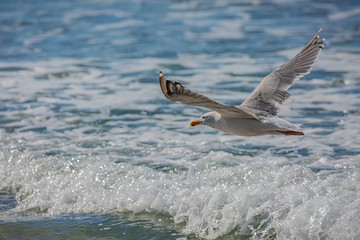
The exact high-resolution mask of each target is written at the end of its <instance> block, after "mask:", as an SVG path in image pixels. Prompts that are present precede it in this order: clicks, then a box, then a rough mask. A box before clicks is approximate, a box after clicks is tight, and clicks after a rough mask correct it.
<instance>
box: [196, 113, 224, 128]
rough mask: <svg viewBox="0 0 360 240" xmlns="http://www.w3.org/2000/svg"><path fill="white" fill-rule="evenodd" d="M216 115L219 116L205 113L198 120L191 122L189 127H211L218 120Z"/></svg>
mask: <svg viewBox="0 0 360 240" xmlns="http://www.w3.org/2000/svg"><path fill="white" fill-rule="evenodd" d="M217 115H219V114H218V113H216V112H208V113H205V114H204V115H202V116H201V117H200V118H199V119H197V120H194V121H192V122H191V123H190V126H192V127H195V126H197V125H200V124H204V125H208V126H213V125H214V124H215V122H216V121H217V119H218V116H217Z"/></svg>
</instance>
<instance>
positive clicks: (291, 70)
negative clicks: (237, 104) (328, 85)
mask: <svg viewBox="0 0 360 240" xmlns="http://www.w3.org/2000/svg"><path fill="white" fill-rule="evenodd" d="M321 30H322V28H321V29H320V30H319V31H318V32H317V33H316V34H315V36H314V37H313V38H312V39H311V41H310V42H309V43H308V44H307V45H306V46H305V47H304V48H303V49H302V50H301V51H300V52H299V53H298V54H297V55H296V56H295V57H294V58H292V59H291V60H290V61H289V62H287V63H286V64H284V65H282V66H281V67H280V68H278V69H276V70H274V71H273V72H272V73H270V74H269V75H267V76H266V77H265V78H264V79H263V80H262V81H261V83H260V84H259V85H258V86H257V87H256V89H255V90H254V91H253V92H252V93H251V94H250V95H249V96H248V97H247V98H246V100H245V101H244V102H243V103H242V104H241V107H243V108H245V109H250V110H253V111H254V112H256V113H257V114H259V115H269V114H270V115H276V114H277V112H278V107H277V105H278V104H281V103H283V102H284V101H285V100H286V99H287V98H289V97H290V93H288V92H287V90H288V89H289V88H290V87H291V86H292V84H293V83H294V82H295V81H296V80H298V79H300V78H301V77H303V76H305V75H306V74H308V73H310V71H311V69H312V67H313V66H314V64H315V62H316V60H317V58H318V57H319V54H320V53H321V50H322V49H323V48H324V42H325V39H323V40H321V41H318V40H319V33H320V31H321Z"/></svg>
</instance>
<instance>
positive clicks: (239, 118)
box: [159, 28, 325, 136]
mask: <svg viewBox="0 0 360 240" xmlns="http://www.w3.org/2000/svg"><path fill="white" fill-rule="evenodd" d="M321 30H322V28H321V29H320V30H319V31H318V32H317V33H316V35H315V36H314V37H313V39H311V41H310V42H309V43H308V44H307V45H306V46H305V47H304V48H303V49H302V50H301V51H300V52H299V53H298V54H297V55H296V56H295V57H294V58H293V59H291V60H290V61H289V62H287V63H286V64H284V65H282V66H281V67H279V68H278V69H276V70H274V71H273V72H272V73H270V74H269V75H267V76H266V77H265V78H264V79H263V80H262V81H261V82H260V84H259V85H258V86H257V87H256V88H255V90H254V91H253V92H252V93H251V94H250V95H249V96H248V97H247V98H246V99H245V101H244V102H243V103H242V104H241V105H240V106H229V105H226V104H223V103H220V102H216V101H214V100H211V99H210V98H208V97H206V96H204V95H202V94H199V93H196V92H194V91H192V90H190V89H188V88H187V87H184V86H183V85H182V84H181V83H179V82H172V81H170V80H166V79H165V77H164V75H163V74H162V72H160V76H159V80H160V88H161V90H162V92H163V94H164V96H165V97H166V98H167V99H169V100H170V101H174V102H179V103H185V104H189V105H195V106H200V107H205V108H208V109H211V110H213V112H208V113H205V114H204V115H202V116H201V117H200V119H198V120H194V121H192V122H191V123H190V125H191V126H196V125H199V124H203V125H207V126H209V127H212V128H215V129H218V130H220V131H223V132H225V133H228V134H234V135H239V136H261V135H269V134H271V135H304V133H303V132H302V131H301V130H300V129H299V127H298V126H296V125H294V124H292V123H290V122H288V121H285V120H283V119H280V118H279V117H277V116H276V114H277V113H278V110H279V109H278V105H279V104H281V103H283V102H284V101H285V100H286V99H287V98H289V97H290V93H288V92H287V90H288V89H289V88H290V87H291V85H292V84H293V83H294V81H296V80H298V79H300V78H301V77H303V76H305V75H306V74H308V73H310V71H311V68H312V67H313V66H314V64H315V62H316V60H317V58H318V57H319V54H320V52H321V50H322V49H323V48H324V42H325V39H322V40H321V41H319V33H320V31H321Z"/></svg>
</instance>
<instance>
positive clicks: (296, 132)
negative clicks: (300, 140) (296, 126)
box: [278, 131, 304, 135]
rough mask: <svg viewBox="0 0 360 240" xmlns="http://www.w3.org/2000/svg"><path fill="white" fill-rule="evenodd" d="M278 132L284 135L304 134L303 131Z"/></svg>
mask: <svg viewBox="0 0 360 240" xmlns="http://www.w3.org/2000/svg"><path fill="white" fill-rule="evenodd" d="M278 132H279V133H282V134H284V135H304V133H303V132H300V131H278Z"/></svg>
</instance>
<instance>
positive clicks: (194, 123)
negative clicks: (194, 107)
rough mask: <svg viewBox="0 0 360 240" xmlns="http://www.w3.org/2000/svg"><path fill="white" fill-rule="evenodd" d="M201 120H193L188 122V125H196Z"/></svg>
mask: <svg viewBox="0 0 360 240" xmlns="http://www.w3.org/2000/svg"><path fill="white" fill-rule="evenodd" d="M200 123H201V122H200V121H199V120H194V121H192V122H191V123H190V126H192V127H195V126H196V125H199V124H200Z"/></svg>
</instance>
